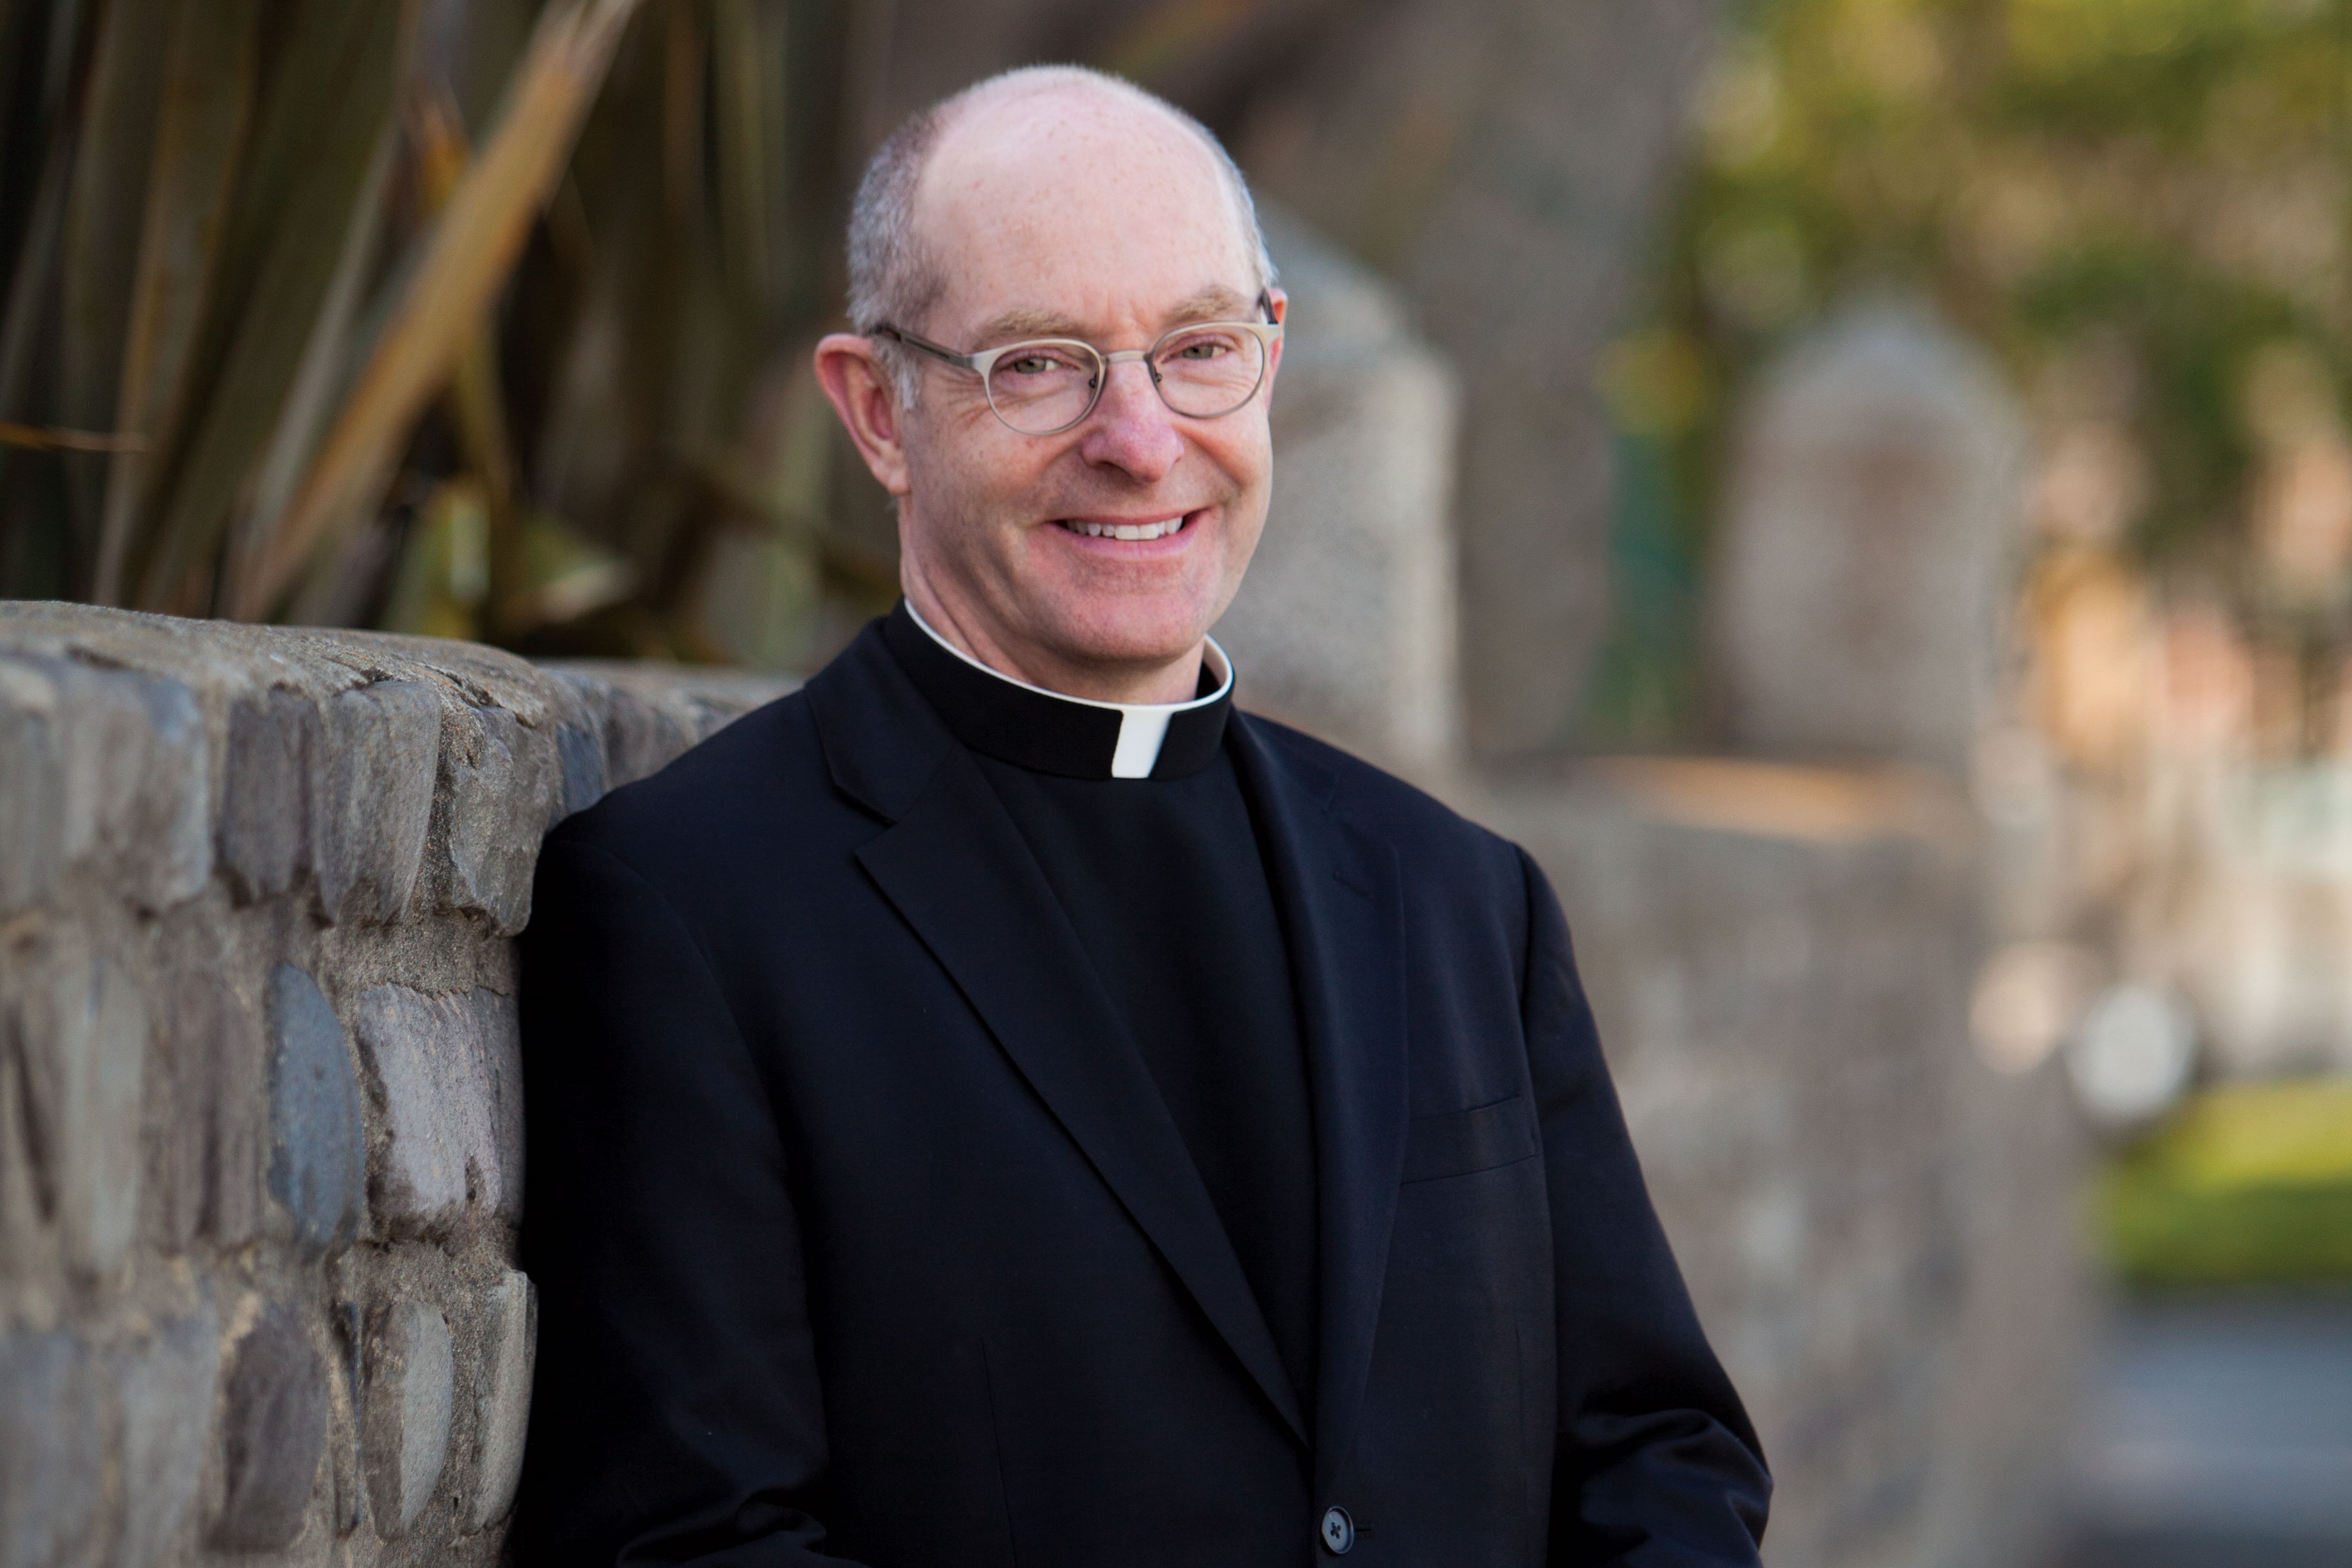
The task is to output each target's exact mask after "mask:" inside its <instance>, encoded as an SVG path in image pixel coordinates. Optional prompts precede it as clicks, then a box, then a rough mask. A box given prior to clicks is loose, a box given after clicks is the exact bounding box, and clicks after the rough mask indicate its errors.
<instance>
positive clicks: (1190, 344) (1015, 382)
mask: <svg viewBox="0 0 2352 1568" xmlns="http://www.w3.org/2000/svg"><path fill="white" fill-rule="evenodd" d="M1150 365H1151V369H1152V371H1153V377H1152V379H1153V382H1154V384H1156V385H1157V386H1158V387H1159V389H1160V397H1161V398H1162V399H1163V400H1164V401H1165V402H1166V403H1167V405H1168V406H1169V407H1171V408H1172V409H1174V410H1175V411H1176V412H1177V413H1179V414H1183V415H1188V416H1191V417H1192V418H1195V419H1213V418H1215V417H1217V416H1219V415H1222V414H1231V413H1232V412H1233V411H1234V409H1236V408H1239V407H1240V406H1241V405H1243V404H1244V403H1247V402H1248V401H1249V400H1250V395H1251V394H1253V393H1255V392H1256V391H1257V388H1258V383H1259V382H1261V381H1263V380H1265V344H1264V343H1263V342H1260V341H1259V340H1258V337H1257V334H1256V333H1255V332H1248V331H1242V330H1241V329H1240V328H1238V327H1234V326H1226V325H1220V324H1218V323H1214V322H1212V323H1209V324H1207V325H1204V326H1199V327H1188V328H1185V329H1183V330H1181V331H1175V332H1171V333H1170V334H1169V335H1168V336H1166V337H1164V338H1162V339H1160V342H1158V343H1157V344H1155V345H1154V346H1153V348H1152V351H1151V356H1150ZM1106 368H1107V367H1106V365H1105V364H1104V363H1103V358H1102V355H1101V354H1100V353H1097V352H1096V350H1095V349H1094V348H1092V347H1091V346H1089V345H1088V344H1086V343H1082V342H1073V341H1069V340H1065V339H1059V338H1054V339H1042V340H1040V341H1038V342H1024V343H1015V344H1013V345H1012V346H1011V347H1010V348H1008V349H1006V350H1005V351H1004V352H1003V353H1002V354H1000V355H999V356H998V357H997V361H996V363H995V365H994V366H993V367H992V369H991V370H990V372H989V376H988V401H989V404H990V405H991V406H992V407H993V408H994V409H995V410H996V416H997V417H998V418H1000V419H1002V420H1003V421H1004V422H1005V423H1006V424H1007V425H1010V426H1013V429H1015V430H1018V431H1021V432H1022V433H1023V434H1024V435H1031V436H1050V435H1053V434H1054V433H1055V432H1056V431H1060V430H1066V429H1068V428H1069V427H1070V426H1073V425H1075V424H1076V423H1077V422H1078V421H1079V420H1081V419H1083V418H1085V417H1086V416H1087V411H1088V410H1089V409H1091V408H1093V406H1094V405H1095V398H1096V396H1097V394H1098V393H1099V391H1100V389H1101V386H1102V380H1103V374H1104V372H1105V370H1106Z"/></svg>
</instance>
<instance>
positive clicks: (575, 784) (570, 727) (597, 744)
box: [555, 724, 604, 819]
mask: <svg viewBox="0 0 2352 1568" xmlns="http://www.w3.org/2000/svg"><path fill="white" fill-rule="evenodd" d="M555 746H556V752H557V755H558V756H559V757H560V758H561V759H562V767H563V794H562V798H561V799H559V800H558V801H557V803H556V816H557V817H558V818H559V819H560V818H562V817H566V816H571V815H572V813H573V812H575V811H585V810H587V809H588V808H589V807H590V806H592V805H595V804H596V803H597V802H598V801H600V800H602V799H604V738H603V737H602V736H600V735H598V734H596V733H595V732H594V731H591V730H588V729H585V728H583V727H582V726H581V725H578V724H566V725H564V726H563V727H562V729H559V730H558V731H556V732H555Z"/></svg>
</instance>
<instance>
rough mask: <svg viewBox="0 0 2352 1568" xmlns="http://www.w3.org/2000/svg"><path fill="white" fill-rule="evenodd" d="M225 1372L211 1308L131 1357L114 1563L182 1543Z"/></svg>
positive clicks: (133, 1562)
mask: <svg viewBox="0 0 2352 1568" xmlns="http://www.w3.org/2000/svg"><path fill="white" fill-rule="evenodd" d="M219 1374H220V1324H219V1321H217V1319H216V1318H215V1315H214V1313H213V1312H212V1310H211V1309H209V1308H206V1309H205V1310H202V1311H199V1312H196V1313H194V1314H193V1315H191V1316H189V1317H185V1318H176V1319H173V1320H172V1321H169V1322H166V1323H164V1324H163V1325H162V1326H161V1327H160V1328H158V1329H157V1330H156V1331H155V1333H154V1334H153V1336H152V1338H150V1339H149V1340H148V1341H147V1342H146V1343H145V1344H143V1345H142V1346H141V1347H139V1348H138V1349H137V1350H136V1351H134V1352H131V1355H130V1356H129V1357H128V1358H127V1359H126V1360H125V1361H124V1362H123V1363H122V1366H121V1372H120V1373H119V1374H118V1378H117V1386H118V1389H119V1391H120V1394H121V1405H122V1489H121V1513H120V1522H119V1525H118V1527H117V1530H116V1532H115V1536H114V1540H113V1542H112V1543H111V1545H110V1549H109V1551H108V1552H107V1553H106V1558H105V1561H106V1563H107V1564H108V1568H152V1565H155V1564H160V1563H163V1562H165V1561H166V1560H167V1559H168V1557H169V1555H170V1553H171V1552H172V1550H173V1547H174V1546H175V1545H176V1544H177V1542H178V1541H179V1539H180V1534H181V1529H182V1527H183V1526H184V1524H185V1523H186V1522H187V1520H188V1517H189V1513H190V1510H192V1509H193V1508H194V1504H195V1500H196V1489H197V1487H198V1485H199V1484H200V1483H201V1482H202V1481H203V1479H204V1473H205V1447H206V1445H207V1443H208V1441H209V1439H210V1438H211V1436H212V1425H213V1401H214V1394H215V1385H216V1384H217V1383H218V1381H219Z"/></svg>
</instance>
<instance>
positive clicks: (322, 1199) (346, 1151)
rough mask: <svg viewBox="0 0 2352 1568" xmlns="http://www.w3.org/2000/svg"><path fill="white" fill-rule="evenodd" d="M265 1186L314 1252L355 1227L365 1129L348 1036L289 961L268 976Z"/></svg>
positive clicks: (341, 1241) (336, 1243)
mask: <svg viewBox="0 0 2352 1568" xmlns="http://www.w3.org/2000/svg"><path fill="white" fill-rule="evenodd" d="M269 1028H270V1045H271V1054H270V1071H269V1135H270V1158H269V1191H270V1193H271V1195H273V1196H274V1197H276V1198H277V1199H278V1202H279V1203H281V1204H283V1205H286V1210H287V1213H288V1214H289V1215H290V1216H291V1217H292V1219H293V1225H294V1239H295V1242H296V1244H297V1245H298V1246H299V1247H301V1248H302V1249H303V1251H304V1252H305V1253H307V1254H309V1255H310V1256H312V1257H317V1256H320V1255H321V1254H323V1253H326V1252H329V1251H331V1250H334V1249H338V1248H340V1247H343V1246H344V1245H346V1244H347V1243H349V1242H350V1240H351V1238H352V1235H353V1234H354V1233H355V1232H356V1231H357V1229H358V1227H359V1218H360V1197H361V1183H362V1180H363V1177H364V1173H365V1158H366V1156H365V1148H366V1145H365V1136H366V1133H365V1127H364V1125H363V1123H362V1120H361V1110H360V1092H359V1081H358V1078H357V1076H356V1074H355V1073H354V1072H353V1071H352V1055H351V1041H350V1037H348V1036H346V1035H345V1034H344V1033H343V1026H342V1023H341V1020H340V1019H338V1018H337V1017H336V1016H335V1010H334V1008H333V1007H331V1006H330V1005H328V1003H327V999H326V997H325V996H324V995H322V994H320V991H319V986H318V983H317V982H316V981H314V980H312V979H311V978H310V976H309V975H308V974H305V973H302V972H301V971H300V970H299V969H297V968H295V967H294V966H293V965H291V964H280V965H278V969H277V971H276V973H273V974H271V976H270V977H269Z"/></svg>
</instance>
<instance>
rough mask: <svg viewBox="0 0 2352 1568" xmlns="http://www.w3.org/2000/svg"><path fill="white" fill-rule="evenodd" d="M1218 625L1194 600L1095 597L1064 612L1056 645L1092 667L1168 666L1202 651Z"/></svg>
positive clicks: (1182, 597)
mask: <svg viewBox="0 0 2352 1568" xmlns="http://www.w3.org/2000/svg"><path fill="white" fill-rule="evenodd" d="M1215 621H1216V616H1215V615H1214V614H1213V613H1211V612H1210V609H1209V606H1206V605H1202V602H1201V601H1200V599H1199V598H1198V597H1197V596H1195V595H1189V594H1187V595H1151V596H1150V597H1149V598H1139V597H1137V596H1134V595H1116V594H1110V595H1089V596H1087V599H1086V600H1085V601H1083V602H1081V603H1077V604H1072V605H1066V606H1062V607H1061V613H1059V614H1057V615H1055V616H1054V622H1055V625H1054V630H1053V636H1052V641H1053V642H1055V643H1056V644H1058V645H1059V646H1060V647H1062V648H1063V650H1064V653H1065V657H1067V658H1074V659H1080V660H1084V661H1086V662H1087V663H1101V664H1164V663H1166V662H1168V661H1169V660H1171V659H1174V658H1181V657H1183V656H1184V655H1185V654H1187V653H1190V652H1192V649H1193V648H1195V647H1199V646H1200V642H1201V638H1202V637H1204V636H1206V635H1207V633H1208V630H1209V627H1210V626H1212V625H1213V624H1214V623H1215Z"/></svg>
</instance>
